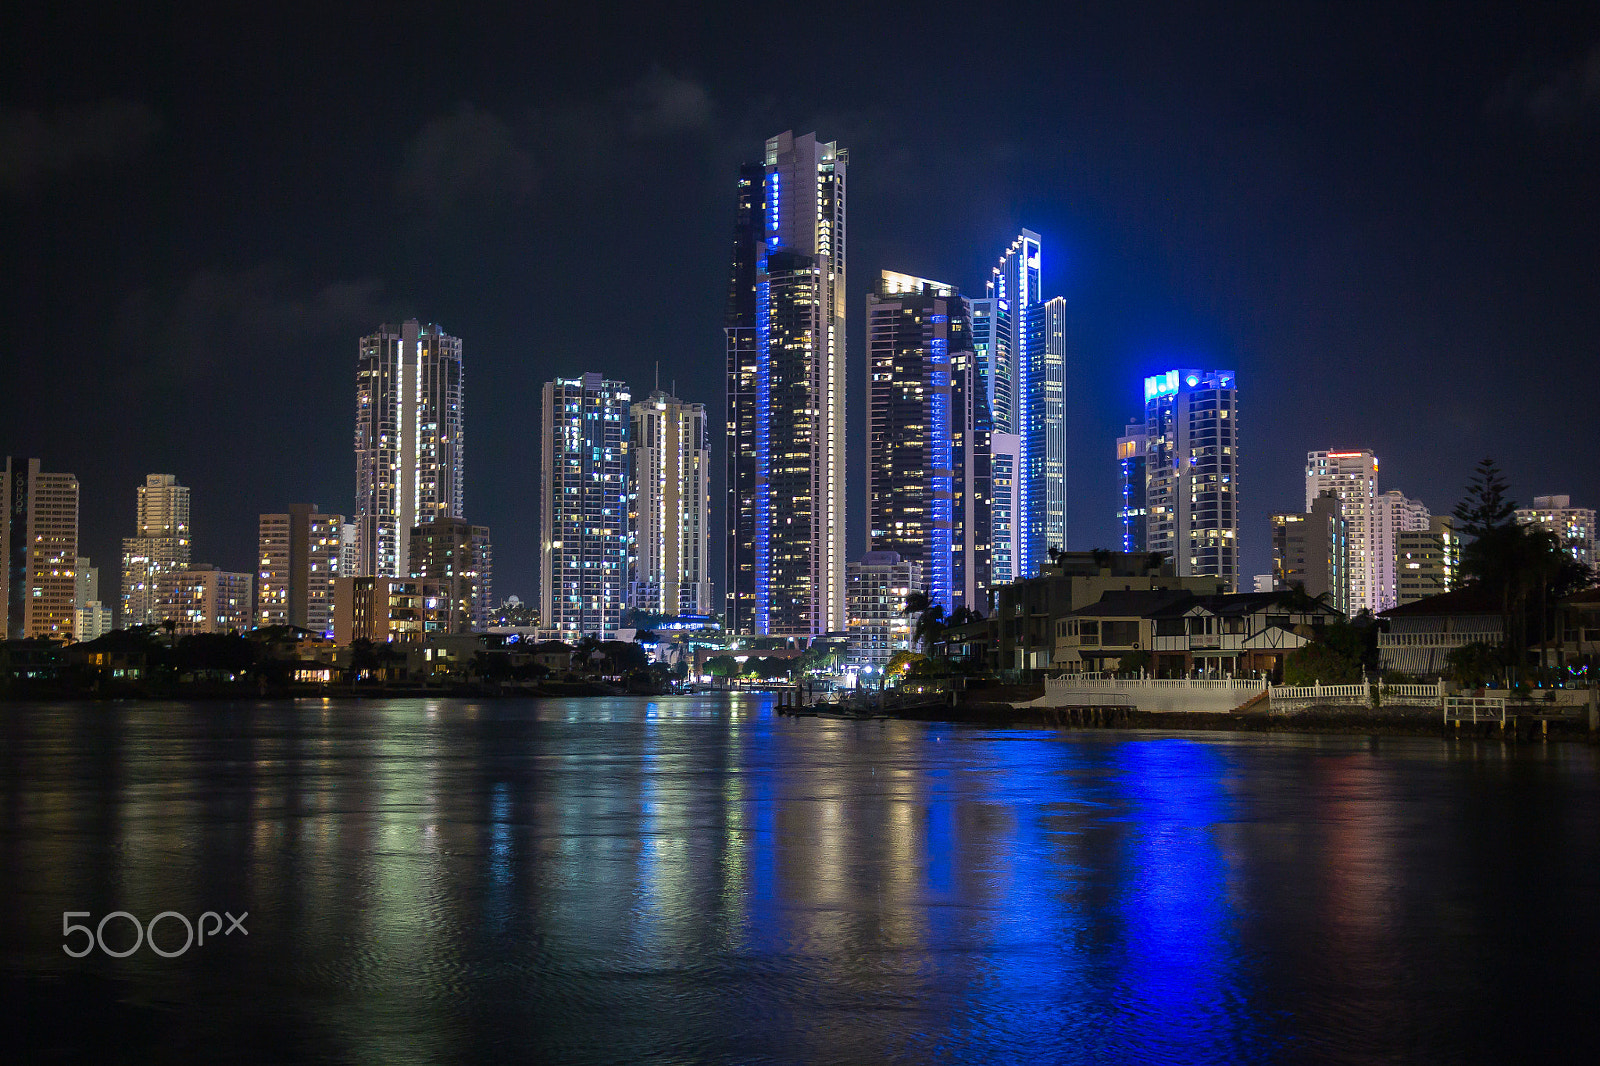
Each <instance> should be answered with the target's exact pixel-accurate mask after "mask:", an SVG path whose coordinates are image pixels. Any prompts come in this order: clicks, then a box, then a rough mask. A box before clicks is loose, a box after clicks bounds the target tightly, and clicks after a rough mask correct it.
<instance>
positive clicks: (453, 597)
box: [410, 518, 495, 633]
mask: <svg viewBox="0 0 1600 1066" xmlns="http://www.w3.org/2000/svg"><path fill="white" fill-rule="evenodd" d="M410 555H411V576H412V577H416V578H427V579H430V580H432V581H435V582H438V583H439V584H440V586H441V587H442V588H444V589H445V590H446V592H447V595H446V598H447V599H448V601H449V604H448V608H449V613H448V617H447V618H446V619H445V620H444V631H445V632H449V633H466V632H469V631H472V630H476V631H479V632H482V631H483V630H485V629H488V628H489V614H490V611H491V610H492V608H493V607H494V606H495V604H494V602H493V601H494V560H493V557H492V555H491V551H490V546H489V527H488V526H474V525H471V524H469V523H467V522H465V521H463V520H462V519H459V518H441V519H438V520H437V521H433V522H429V523H428V524H427V525H425V526H412V527H411V552H410Z"/></svg>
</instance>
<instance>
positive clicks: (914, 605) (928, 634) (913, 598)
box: [900, 592, 945, 655]
mask: <svg viewBox="0 0 1600 1066" xmlns="http://www.w3.org/2000/svg"><path fill="white" fill-rule="evenodd" d="M900 613H901V614H904V615H915V616H916V620H915V621H914V622H913V623H912V626H911V641H912V643H914V644H920V645H922V649H923V651H924V652H925V653H927V654H930V655H931V654H932V653H933V645H934V644H935V643H936V642H937V641H938V639H939V638H940V637H941V636H943V635H944V627H945V617H944V608H943V607H942V606H940V605H939V604H937V603H934V602H933V600H932V598H931V597H930V596H929V595H928V594H927V593H926V592H913V593H911V594H910V595H909V596H907V597H906V605H905V607H903V608H901V610H900Z"/></svg>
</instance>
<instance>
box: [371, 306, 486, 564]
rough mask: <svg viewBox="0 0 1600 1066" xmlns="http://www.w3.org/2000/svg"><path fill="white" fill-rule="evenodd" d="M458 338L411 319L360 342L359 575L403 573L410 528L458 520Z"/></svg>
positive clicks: (462, 485) (461, 441) (460, 439)
mask: <svg viewBox="0 0 1600 1066" xmlns="http://www.w3.org/2000/svg"><path fill="white" fill-rule="evenodd" d="M465 444H466V442H465V438H464V434H463V420H462V374H461V340H460V339H459V338H457V337H452V336H450V335H449V334H448V333H445V332H444V331H443V330H442V329H440V328H439V327H438V326H435V325H423V324H421V323H419V322H417V320H416V319H412V320H411V321H409V322H406V323H404V324H403V325H399V326H387V325H385V326H380V327H378V331H377V332H376V333H373V334H372V335H370V336H367V337H363V338H361V347H360V352H359V355H358V358H357V362H356V434H355V448H356V513H355V520H356V527H357V544H358V553H359V560H358V562H357V566H358V568H359V572H360V573H361V574H362V575H367V576H380V577H406V576H408V575H409V574H410V572H411V568H410V566H409V564H408V560H407V553H408V551H409V549H410V531H411V527H412V526H415V525H426V524H427V523H429V522H432V521H434V520H435V519H438V518H461V517H463V515H462V508H463V506H464V501H463V496H464V489H465V483H464V479H463V470H464V466H463V461H464V459H465Z"/></svg>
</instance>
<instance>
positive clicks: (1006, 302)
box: [972, 230, 1042, 585]
mask: <svg viewBox="0 0 1600 1066" xmlns="http://www.w3.org/2000/svg"><path fill="white" fill-rule="evenodd" d="M1040 299H1041V293H1040V284H1039V235H1038V234H1037V233H1034V232H1033V231H1032V230H1023V231H1022V232H1021V233H1019V234H1018V235H1017V237H1016V239H1015V240H1013V241H1012V242H1011V244H1010V246H1009V247H1008V248H1007V249H1006V250H1005V253H1004V254H1003V255H1001V256H1000V261H999V262H998V263H997V264H995V267H994V269H993V270H992V271H991V272H990V275H989V280H988V283H987V291H986V295H985V298H984V299H982V300H974V301H973V302H972V315H973V350H974V351H975V352H976V353H977V356H978V361H979V367H980V375H981V376H982V377H983V379H984V383H985V387H986V388H987V390H988V392H989V406H990V414H991V417H992V418H993V420H994V436H993V438H992V440H991V449H992V453H993V456H992V473H993V482H992V491H993V510H992V521H993V526H992V529H991V536H992V544H993V555H992V558H991V564H990V565H991V578H992V580H993V583H994V584H996V585H1004V584H1009V583H1010V582H1012V581H1015V580H1017V579H1018V578H1020V577H1024V576H1027V575H1028V574H1029V573H1033V572H1037V565H1036V564H1035V566H1034V569H1033V570H1029V569H1028V565H1029V562H1030V560H1029V551H1030V542H1029V538H1028V515H1029V512H1030V508H1031V505H1032V501H1031V497H1030V495H1029V479H1028V464H1029V461H1030V458H1031V456H1032V453H1033V440H1032V437H1031V431H1032V424H1031V414H1032V411H1033V405H1034V403H1035V401H1036V400H1037V399H1038V396H1039V395H1042V390H1036V389H1035V387H1034V384H1033V382H1032V380H1031V379H1030V370H1031V369H1032V368H1031V366H1030V362H1031V361H1030V360H1029V359H1028V358H1027V356H1026V348H1027V325H1028V313H1029V311H1028V309H1029V308H1031V307H1032V306H1034V305H1035V304H1037V303H1039V302H1040Z"/></svg>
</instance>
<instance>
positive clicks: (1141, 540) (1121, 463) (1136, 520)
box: [1117, 422, 1148, 552]
mask: <svg viewBox="0 0 1600 1066" xmlns="http://www.w3.org/2000/svg"><path fill="white" fill-rule="evenodd" d="M1145 440H1146V437H1145V432H1144V423H1143V422H1129V423H1128V428H1127V429H1125V430H1123V431H1122V436H1120V437H1118V438H1117V474H1118V478H1119V480H1120V481H1121V483H1122V506H1121V507H1120V508H1118V509H1117V521H1119V522H1121V523H1122V550H1123V551H1125V552H1142V551H1145V550H1147V549H1146V548H1145V543H1146V542H1145V519H1146V517H1147V514H1148V511H1147V509H1146V507H1145V468H1144V451H1145Z"/></svg>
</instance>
